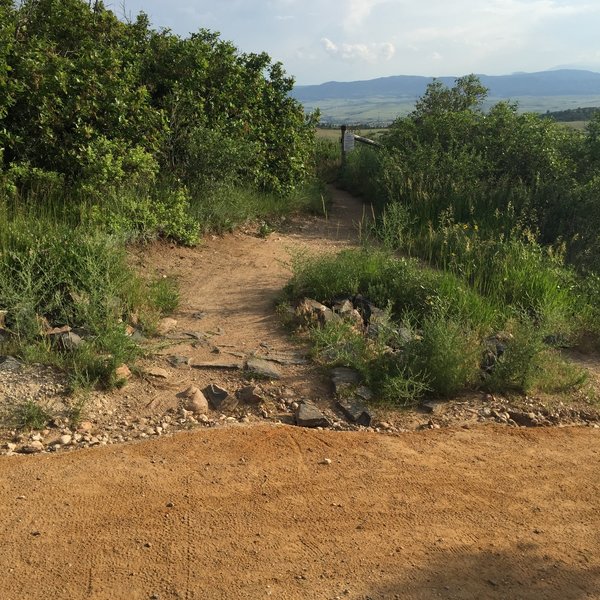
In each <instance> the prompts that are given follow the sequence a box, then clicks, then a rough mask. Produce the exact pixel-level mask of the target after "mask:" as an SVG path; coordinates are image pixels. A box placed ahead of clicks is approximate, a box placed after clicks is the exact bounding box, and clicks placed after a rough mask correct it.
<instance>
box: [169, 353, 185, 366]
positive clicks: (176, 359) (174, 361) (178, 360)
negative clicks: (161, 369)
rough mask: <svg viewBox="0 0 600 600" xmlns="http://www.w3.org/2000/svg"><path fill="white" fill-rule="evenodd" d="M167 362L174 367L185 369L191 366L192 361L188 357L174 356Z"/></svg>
mask: <svg viewBox="0 0 600 600" xmlns="http://www.w3.org/2000/svg"><path fill="white" fill-rule="evenodd" d="M167 362H168V363H169V364H170V365H171V366H173V367H185V366H187V365H188V364H189V362H190V359H189V357H188V356H181V355H179V354H172V355H171V356H169V357H167Z"/></svg>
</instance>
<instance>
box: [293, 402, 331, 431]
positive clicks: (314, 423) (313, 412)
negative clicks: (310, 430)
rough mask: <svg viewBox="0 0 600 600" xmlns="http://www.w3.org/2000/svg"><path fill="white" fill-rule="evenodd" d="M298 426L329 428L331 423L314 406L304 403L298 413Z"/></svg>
mask: <svg viewBox="0 0 600 600" xmlns="http://www.w3.org/2000/svg"><path fill="white" fill-rule="evenodd" d="M296 425H298V426H299V427H329V421H328V419H327V417H326V416H325V415H324V414H323V413H322V412H321V411H320V410H319V409H318V408H317V407H316V406H315V405H314V404H311V403H309V402H303V403H302V404H300V406H299V407H298V410H297V411H296Z"/></svg>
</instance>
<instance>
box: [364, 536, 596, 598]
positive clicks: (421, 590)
mask: <svg viewBox="0 0 600 600" xmlns="http://www.w3.org/2000/svg"><path fill="white" fill-rule="evenodd" d="M571 560H573V561H576V562H578V563H579V565H578V566H573V565H567V564H565V562H563V561H561V560H560V559H557V558H556V557H554V556H551V555H544V554H539V553H538V552H537V545H534V544H528V545H518V546H517V547H515V548H514V552H511V553H504V552H493V551H483V552H481V553H464V554H461V553H454V552H453V553H444V552H442V553H439V554H437V555H436V556H434V557H433V559H432V560H431V561H430V563H429V564H428V566H426V567H424V568H422V569H421V568H418V569H415V570H413V571H411V572H409V573H408V575H407V576H406V577H404V578H403V580H402V581H398V582H397V583H392V584H389V585H382V586H381V587H379V588H374V589H373V590H372V591H371V593H370V594H367V595H366V596H364V597H363V598H361V600H380V599H385V600H395V599H402V600H413V599H414V600H421V599H422V600H430V599H432V598H444V599H445V600H467V599H468V600H474V599H487V598H490V599H495V598H497V599H502V600H581V599H584V598H590V599H591V598H598V597H600V566H599V565H598V562H597V561H596V560H595V557H593V556H587V555H585V554H583V553H580V552H578V553H575V554H574V556H572V559H571ZM588 561H589V562H588Z"/></svg>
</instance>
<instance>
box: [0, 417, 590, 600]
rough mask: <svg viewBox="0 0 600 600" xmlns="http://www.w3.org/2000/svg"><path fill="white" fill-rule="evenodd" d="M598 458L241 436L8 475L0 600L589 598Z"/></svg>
mask: <svg viewBox="0 0 600 600" xmlns="http://www.w3.org/2000/svg"><path fill="white" fill-rule="evenodd" d="M599 442H600V432H598V430H590V429H572V428H565V429H547V430H534V431H532V430H513V429H508V428H500V427H496V426H487V427H482V428H478V429H470V430H464V429H459V430H438V431H431V432H421V433H410V434H404V435H401V436H398V437H391V436H384V435H375V434H367V433H336V432H330V431H322V432H319V431H308V430H302V429H300V428H293V427H287V426H255V427H252V426H247V427H239V428H233V429H232V428H229V429H215V430H209V431H196V432H192V433H179V434H177V435H175V436H173V437H169V438H166V437H165V438H162V439H160V440H153V441H150V442H143V443H136V444H130V445H123V446H119V447H116V448H109V447H105V448H101V449H97V450H82V451H80V452H77V453H69V454H67V453H62V454H58V455H55V456H52V455H46V456H38V457H34V458H29V457H10V458H5V459H4V460H3V464H2V480H1V483H0V523H1V526H2V539H1V546H0V589H1V590H2V592H1V597H2V598H3V599H4V600H24V599H31V600H33V599H38V598H39V599H40V600H41V599H65V600H66V599H73V600H75V599H79V598H94V599H106V600H116V599H124V600H125V599H132V600H133V599H136V600H137V599H150V598H160V599H161V600H163V599H174V598H177V599H205V598H211V599H212V598H223V599H233V598H268V597H271V598H299V599H300V598H315V599H333V598H352V599H362V600H365V599H367V598H373V599H375V598H401V599H405V598H409V599H410V598H423V599H429V598H461V599H462V598H465V599H466V598H503V599H504V598H505V599H517V598H523V599H525V598H527V599H531V600H533V599H535V600H539V599H546V598H547V599H550V598H552V599H556V600H566V599H579V598H600V535H599V533H598V532H599V529H600V511H599V509H600V500H599V498H600V481H599V478H598V473H599V472H600V450H599V447H600V446H599ZM325 459H329V460H330V461H331V463H330V464H326V463H327V461H326V460H325Z"/></svg>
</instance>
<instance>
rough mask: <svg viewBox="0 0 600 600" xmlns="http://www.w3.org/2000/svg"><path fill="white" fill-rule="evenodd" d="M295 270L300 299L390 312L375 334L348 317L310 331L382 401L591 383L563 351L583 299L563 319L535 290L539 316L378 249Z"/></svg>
mask: <svg viewBox="0 0 600 600" xmlns="http://www.w3.org/2000/svg"><path fill="white" fill-rule="evenodd" d="M293 267H294V276H293V278H292V280H291V281H290V283H289V284H288V286H287V289H286V292H287V295H288V298H289V299H290V300H292V301H293V300H296V299H299V298H302V297H310V298H314V299H317V300H319V301H322V302H324V303H326V304H328V305H331V306H332V305H333V304H334V303H335V301H336V299H337V300H339V299H340V298H356V297H357V296H358V297H361V298H364V299H367V300H366V301H367V302H368V304H369V306H371V307H374V308H373V310H376V309H379V310H381V309H385V312H384V317H383V318H382V317H379V319H378V321H377V326H376V328H375V329H373V327H372V326H371V325H370V324H369V325H368V326H367V327H366V328H365V327H363V326H359V327H357V326H356V324H355V323H353V322H350V321H346V320H344V319H339V320H332V321H330V322H328V323H327V324H326V325H325V326H324V327H314V328H312V329H311V331H310V336H311V338H312V340H313V343H314V349H315V350H314V351H315V356H316V357H317V359H318V360H320V361H321V362H323V363H324V364H326V365H328V366H340V365H344V366H350V367H353V368H355V369H357V370H358V371H359V372H360V373H361V374H362V376H363V379H364V380H365V381H366V382H367V384H368V385H369V386H371V387H372V389H373V390H374V391H375V393H376V397H377V398H378V399H379V400H380V401H382V402H387V403H393V404H401V405H405V404H409V403H413V402H415V401H417V400H419V399H421V398H423V397H425V396H428V395H431V396H436V397H450V396H452V395H455V394H457V393H460V392H463V391H467V390H473V389H486V390H490V391H496V392H505V393H507V392H517V393H528V392H534V391H545V392H553V391H564V390H565V389H568V388H575V387H577V386H579V385H581V384H582V382H583V380H584V376H583V373H582V372H581V371H579V370H578V369H575V368H573V367H572V366H570V365H568V364H567V363H566V362H565V361H563V360H562V359H561V357H560V354H559V351H558V350H557V349H556V348H555V347H554V345H555V344H556V341H557V340H558V339H559V335H558V334H556V331H559V330H560V331H562V330H569V329H570V328H571V327H572V326H573V325H572V323H571V322H570V319H569V318H568V317H567V316H566V313H568V310H567V308H568V305H567V302H568V301H569V300H571V301H573V302H574V303H576V298H574V297H569V296H566V297H565V298H564V299H563V303H564V305H561V307H560V308H561V310H560V311H558V313H557V311H556V307H555V306H554V305H553V304H550V307H549V308H548V302H546V301H545V300H544V293H545V289H544V288H543V286H542V287H541V288H539V289H538V288H534V291H536V290H537V293H538V294H539V296H540V297H539V298H538V299H536V298H533V297H531V298H529V300H530V305H531V306H536V307H538V308H540V310H538V311H537V312H536V313H532V312H531V311H530V310H528V307H525V306H523V305H522V303H521V302H520V301H519V298H518V297H510V298H508V297H507V296H505V295H501V294H487V295H486V294H482V293H481V291H480V290H477V289H474V287H473V286H472V285H470V284H469V282H468V281H465V280H464V278H462V277H461V276H460V275H458V274H455V273H452V272H449V271H443V270H439V269H432V268H429V267H426V266H424V265H423V263H421V262H420V261H418V260H416V259H410V258H398V257H397V256H395V255H394V254H392V253H391V252H390V251H386V250H381V249H373V248H363V249H360V250H350V251H343V252H341V253H340V254H337V255H332V256H328V257H297V258H296V260H295V261H294V264H293ZM532 293H533V292H532ZM361 302H364V300H361ZM574 306H575V304H573V305H572V306H571V308H574ZM541 307H544V308H546V309H547V310H546V312H543V311H541ZM378 312H379V311H378ZM557 315H558V316H557ZM559 317H560V320H558V319H559ZM573 318H574V315H573ZM555 327H559V330H556V329H555Z"/></svg>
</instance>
